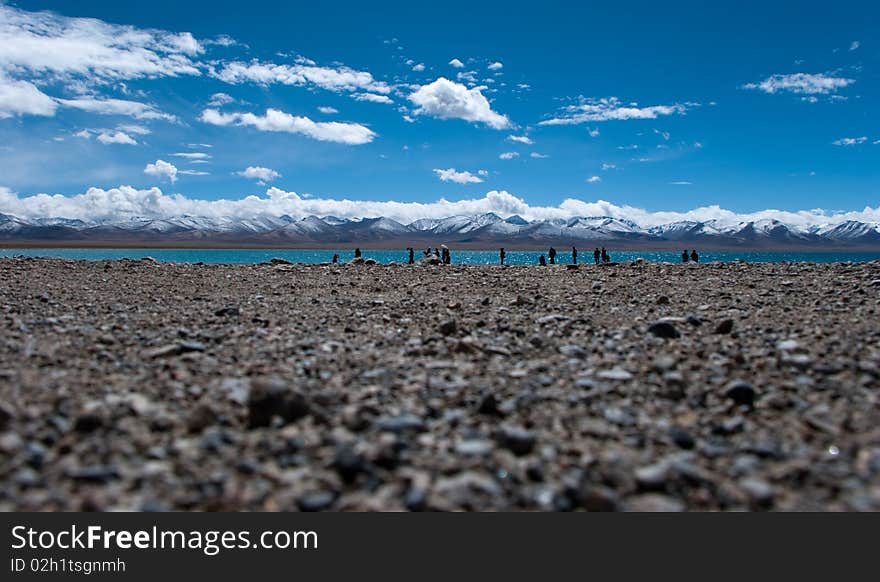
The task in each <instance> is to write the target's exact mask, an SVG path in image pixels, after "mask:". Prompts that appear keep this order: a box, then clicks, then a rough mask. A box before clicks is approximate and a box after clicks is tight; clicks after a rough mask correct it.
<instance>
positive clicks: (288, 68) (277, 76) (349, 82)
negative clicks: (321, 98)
mask: <svg viewBox="0 0 880 582" xmlns="http://www.w3.org/2000/svg"><path fill="white" fill-rule="evenodd" d="M211 75H212V76H213V77H215V78H217V79H220V80H221V81H224V82H226V83H230V84H233V85H238V84H241V83H256V84H257V85H263V86H267V85H273V84H279V85H314V86H316V87H320V88H322V89H327V90H328V91H334V92H340V91H368V92H370V93H380V94H387V93H390V92H391V87H390V86H389V85H388V84H387V83H384V82H382V81H377V80H376V79H375V78H373V75H372V74H370V73H368V72H366V71H356V70H355V69H351V68H349V67H345V66H340V67H319V66H315V65H312V64H303V63H296V64H293V65H279V64H275V63H265V62H260V61H256V60H254V61H251V62H249V63H245V62H241V61H233V62H230V63H225V64H224V65H222V66H221V67H220V69H219V70H212V71H211Z"/></svg>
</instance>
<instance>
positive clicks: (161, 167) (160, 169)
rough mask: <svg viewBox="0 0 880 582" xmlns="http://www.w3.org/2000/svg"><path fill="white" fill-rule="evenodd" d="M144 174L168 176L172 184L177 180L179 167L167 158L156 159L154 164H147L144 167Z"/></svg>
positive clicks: (159, 176)
mask: <svg viewBox="0 0 880 582" xmlns="http://www.w3.org/2000/svg"><path fill="white" fill-rule="evenodd" d="M144 174H148V175H150V176H156V177H157V178H167V179H168V180H169V181H171V183H172V184H173V183H174V182H176V181H177V168H176V167H175V166H174V164H170V163H168V162H166V161H165V160H156V161H155V162H153V163H152V164H147V165H146V166H145V167H144Z"/></svg>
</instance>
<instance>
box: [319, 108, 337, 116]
mask: <svg viewBox="0 0 880 582" xmlns="http://www.w3.org/2000/svg"><path fill="white" fill-rule="evenodd" d="M318 111H320V112H321V113H323V114H324V115H333V114H334V113H339V110H338V109H334V108H333V107H318Z"/></svg>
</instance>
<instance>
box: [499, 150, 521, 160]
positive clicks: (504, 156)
mask: <svg viewBox="0 0 880 582" xmlns="http://www.w3.org/2000/svg"><path fill="white" fill-rule="evenodd" d="M498 157H499V158H500V159H502V160H512V159H513V158H518V157H519V152H504V153H502V154H501V155H499V156H498Z"/></svg>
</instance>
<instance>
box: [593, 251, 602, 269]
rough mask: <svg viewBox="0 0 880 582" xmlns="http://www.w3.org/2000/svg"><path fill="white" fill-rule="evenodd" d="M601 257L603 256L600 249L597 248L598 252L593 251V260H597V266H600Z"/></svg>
mask: <svg viewBox="0 0 880 582" xmlns="http://www.w3.org/2000/svg"><path fill="white" fill-rule="evenodd" d="M601 257H602V255H601V254H600V253H599V247H596V250H595V251H593V259H595V261H596V264H597V265H598V264H599V259H600V258H601Z"/></svg>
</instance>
